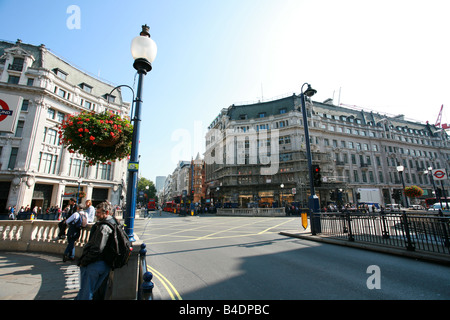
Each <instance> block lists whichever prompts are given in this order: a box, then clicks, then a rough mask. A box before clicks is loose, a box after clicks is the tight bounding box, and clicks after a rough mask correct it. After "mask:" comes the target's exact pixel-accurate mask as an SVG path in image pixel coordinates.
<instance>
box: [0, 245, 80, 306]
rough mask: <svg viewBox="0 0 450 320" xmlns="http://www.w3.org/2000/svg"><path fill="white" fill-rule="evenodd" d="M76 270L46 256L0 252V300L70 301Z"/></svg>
mask: <svg viewBox="0 0 450 320" xmlns="http://www.w3.org/2000/svg"><path fill="white" fill-rule="evenodd" d="M79 271H80V269H79V267H78V266H77V265H76V262H69V261H67V262H63V261H62V256H59V255H58V256H56V255H51V254H48V253H45V254H42V253H25V252H4V251H1V252H0V300H73V299H74V298H75V297H76V295H77V294H78V290H79V288H80V286H79Z"/></svg>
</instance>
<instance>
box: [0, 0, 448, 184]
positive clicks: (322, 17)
mask: <svg viewBox="0 0 450 320" xmlns="http://www.w3.org/2000/svg"><path fill="white" fill-rule="evenodd" d="M73 6H76V8H78V11H73V10H72V9H73V8H74V7H73ZM0 12H1V13H2V19H0V39H2V40H7V41H16V40H17V39H21V40H22V41H23V42H24V43H29V44H33V45H40V44H45V45H46V47H47V48H48V49H50V50H51V51H52V52H54V53H55V54H56V55H58V56H59V57H61V58H63V59H65V60H66V61H68V62H70V63H71V64H72V65H74V66H76V67H79V68H80V69H82V70H84V71H87V72H89V73H90V74H93V75H95V76H98V77H100V78H101V79H104V80H107V81H108V82H111V83H112V84H115V85H122V84H126V85H129V86H132V87H133V88H135V90H136V88H137V77H136V70H135V69H134V68H133V66H132V65H133V58H132V57H131V53H130V43H131V40H132V39H133V38H134V37H135V36H138V35H139V32H140V31H141V26H142V25H143V24H147V25H149V26H150V34H151V37H152V39H153V40H154V41H155V42H156V44H157V46H158V54H157V56H156V59H155V61H154V62H153V70H152V71H151V72H150V73H148V74H147V75H146V76H145V78H144V91H143V96H142V99H143V106H142V108H143V109H142V122H141V123H142V125H141V134H140V145H139V154H140V155H141V158H140V172H139V174H140V176H142V177H145V178H147V179H150V180H152V181H155V177H156V176H167V175H169V174H171V173H172V172H173V171H174V169H175V167H176V165H177V163H178V161H180V160H191V158H195V157H196V155H197V153H200V155H202V154H203V152H204V148H205V147H204V144H205V134H206V131H207V127H208V126H209V125H210V124H211V122H212V121H213V120H214V119H215V118H216V117H217V115H218V114H219V113H220V111H221V109H222V108H227V107H228V106H230V105H232V104H245V103H252V102H257V101H258V100H270V99H275V98H277V97H280V96H285V95H292V94H293V93H295V94H300V88H301V86H302V84H303V83H305V82H308V83H310V84H311V85H312V87H313V88H314V89H316V90H317V94H316V95H315V96H314V98H313V100H315V101H320V102H323V101H324V100H326V99H328V98H334V102H335V104H338V103H341V104H343V105H344V106H355V107H358V108H363V109H365V110H373V111H376V112H379V113H382V114H383V113H386V114H388V115H398V114H404V115H405V116H406V118H407V119H412V120H416V121H421V122H424V123H425V122H426V121H429V122H430V123H432V124H434V123H435V122H436V119H437V117H438V114H439V110H440V108H441V106H442V105H444V108H443V117H442V120H443V121H442V122H443V123H449V122H450V118H449V119H448V117H447V114H449V115H450V90H449V89H450V78H449V76H450V43H449V40H450V37H449V35H450V32H449V31H450V19H448V13H449V12H450V1H448V0H428V1H426V2H423V1H416V0H407V1H404V0H388V1H386V0H364V1H361V0H356V1H353V0H339V1H334V0H303V1H302V0H159V1H156V0H130V1H123V0H110V1H98V0H89V1H84V0H83V1H82V0H70V1H65V0H59V1H56V0H53V1H50V0H40V1H34V0H23V1H20V2H18V1H13V0H0ZM8 13H9V14H8ZM127 91H128V92H127ZM122 92H123V95H124V98H125V100H126V101H130V102H131V100H132V95H131V90H128V89H127V88H123V89H122ZM447 119H448V120H447Z"/></svg>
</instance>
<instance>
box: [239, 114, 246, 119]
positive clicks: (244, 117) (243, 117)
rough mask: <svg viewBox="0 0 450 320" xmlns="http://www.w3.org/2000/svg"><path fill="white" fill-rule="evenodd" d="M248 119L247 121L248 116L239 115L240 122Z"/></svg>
mask: <svg viewBox="0 0 450 320" xmlns="http://www.w3.org/2000/svg"><path fill="white" fill-rule="evenodd" d="M246 119H247V115H246V114H241V115H239V120H246Z"/></svg>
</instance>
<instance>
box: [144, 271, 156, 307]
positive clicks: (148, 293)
mask: <svg viewBox="0 0 450 320" xmlns="http://www.w3.org/2000/svg"><path fill="white" fill-rule="evenodd" d="M142 278H143V280H144V282H143V283H142V299H141V300H153V287H154V286H155V285H154V284H153V282H152V279H153V274H152V273H151V272H148V271H147V272H146V273H144V276H143V277H142Z"/></svg>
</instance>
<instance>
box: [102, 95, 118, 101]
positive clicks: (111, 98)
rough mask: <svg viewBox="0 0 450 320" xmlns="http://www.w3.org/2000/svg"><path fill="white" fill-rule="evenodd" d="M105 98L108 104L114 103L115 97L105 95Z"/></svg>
mask: <svg viewBox="0 0 450 320" xmlns="http://www.w3.org/2000/svg"><path fill="white" fill-rule="evenodd" d="M105 98H106V100H107V101H108V102H111V103H115V102H116V97H115V96H113V95H110V94H106V95H105Z"/></svg>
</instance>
